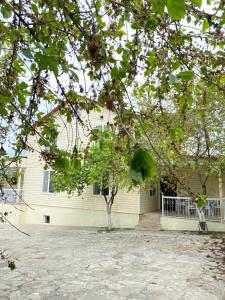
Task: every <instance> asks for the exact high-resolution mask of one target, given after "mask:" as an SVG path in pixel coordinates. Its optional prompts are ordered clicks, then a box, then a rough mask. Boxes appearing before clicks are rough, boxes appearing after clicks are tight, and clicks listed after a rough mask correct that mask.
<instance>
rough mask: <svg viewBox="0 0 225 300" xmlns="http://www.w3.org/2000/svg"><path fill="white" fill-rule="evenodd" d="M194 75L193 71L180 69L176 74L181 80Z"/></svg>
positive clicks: (191, 77) (188, 78)
mask: <svg viewBox="0 0 225 300" xmlns="http://www.w3.org/2000/svg"><path fill="white" fill-rule="evenodd" d="M194 75H195V74H194V72H193V71H182V72H180V73H179V74H178V75H177V77H178V78H180V79H181V80H184V81H188V80H191V79H193V77H194Z"/></svg>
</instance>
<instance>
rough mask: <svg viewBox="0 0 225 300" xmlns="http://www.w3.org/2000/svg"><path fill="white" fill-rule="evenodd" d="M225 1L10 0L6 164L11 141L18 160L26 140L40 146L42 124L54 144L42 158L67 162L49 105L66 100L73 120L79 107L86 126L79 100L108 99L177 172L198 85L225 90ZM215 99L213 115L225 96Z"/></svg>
mask: <svg viewBox="0 0 225 300" xmlns="http://www.w3.org/2000/svg"><path fill="white" fill-rule="evenodd" d="M224 11H225V7H224V1H216V0H215V1H211V0H207V5H205V4H204V3H202V1H201V0H187V1H186V0H179V1H177V0H176V1H171V0H167V1H164V0H159V1H156V0H144V1H143V0H134V1H127V0H120V1H114V0H85V1H71V0H66V1H63V2H62V1H57V0H56V1H40V0H34V1H32V2H31V1H27V0H18V1H10V0H3V1H1V17H0V18H1V19H0V22H1V27H0V34H1V37H2V38H1V53H0V103H1V104H2V105H1V106H0V118H1V123H0V135H1V136H0V142H1V143H2V147H1V149H0V168H1V169H3V168H5V161H6V158H7V155H6V151H5V148H6V147H7V146H8V147H10V148H12V149H14V150H15V158H14V161H15V160H17V159H18V157H19V156H20V154H21V152H22V151H23V150H24V149H26V150H29V151H37V149H33V146H32V145H30V144H29V141H28V136H29V135H34V134H36V135H37V136H38V142H39V144H40V145H44V144H50V148H51V149H52V150H51V151H52V152H51V153H48V155H46V152H42V153H41V156H42V158H43V159H45V160H47V161H48V162H50V160H52V163H53V161H55V162H56V165H57V164H58V165H59V166H60V168H61V167H62V166H61V164H60V163H59V162H60V160H61V161H62V160H64V159H65V158H66V157H69V155H70V153H67V154H66V153H64V152H62V151H60V150H59V149H56V148H55V147H54V137H55V135H56V133H57V126H56V124H55V120H54V117H52V116H51V115H49V116H48V118H42V117H43V109H42V107H43V105H45V106H47V107H49V106H53V107H55V106H58V109H59V113H60V114H61V115H65V116H66V117H67V121H68V122H70V121H71V119H72V116H73V115H74V114H75V115H77V119H78V122H80V123H81V124H82V125H83V126H86V125H85V124H84V122H83V120H82V119H81V118H80V117H79V114H77V109H78V108H81V109H84V110H86V111H87V112H89V111H91V110H94V109H95V110H96V109H99V108H102V107H103V106H106V107H107V108H108V109H110V110H112V111H113V112H115V114H116V122H117V124H118V126H119V127H120V129H121V131H123V133H124V138H125V136H126V138H125V139H126V140H127V141H128V142H129V144H130V148H131V149H132V152H133V153H134V152H135V151H134V150H135V147H136V144H137V143H139V142H140V141H141V142H140V144H141V145H143V146H144V147H146V148H147V149H148V151H149V152H150V153H151V157H153V158H154V159H155V160H156V161H157V162H159V163H160V165H161V166H163V167H162V168H161V169H162V173H163V172H166V171H167V172H169V173H171V174H172V175H173V176H176V168H175V169H174V165H178V162H179V163H180V164H181V163H182V159H183V157H184V155H183V154H182V155H178V154H179V152H181V149H180V148H181V146H183V145H184V140H186V141H187V137H186V133H187V132H188V130H187V128H188V125H189V127H190V124H191V123H190V122H189V123H188V121H187V120H188V119H186V122H185V117H186V116H187V115H188V116H189V115H190V113H191V111H192V110H194V109H195V106H194V104H193V103H192V99H193V95H192V94H193V91H192V86H193V85H194V84H195V82H196V80H197V79H201V81H202V82H203V83H204V85H205V86H207V87H209V88H210V89H211V90H212V91H213V92H214V93H218V94H221V95H222V97H224V78H225V77H224V76H225V73H224V62H223V61H224V52H223V49H224V40H225V39H224V28H223V27H224V23H225V12H224ZM172 99H173V100H174V101H171V100H172ZM208 99H209V98H208ZM209 102H210V103H209V104H210V105H209V106H210V107H211V108H212V112H213V113H212V114H211V116H213V115H214V114H215V109H217V108H218V105H217V104H216V105H215V106H214V104H215V103H216V101H215V99H213V98H211V99H209ZM140 103H143V104H144V105H145V107H142V108H141V110H142V111H140V108H139V105H140ZM171 103H172V106H170V105H171ZM183 112H184V113H183ZM171 113H173V117H172V116H171ZM154 114H156V115H157V117H155V116H154ZM199 115H200V114H199ZM167 118H168V119H167ZM204 118H205V117H204ZM204 118H203V119H204ZM207 118H209V116H208V115H207ZM223 118H224V115H223ZM144 119H145V120H144ZM203 119H202V121H201V122H199V123H198V122H196V123H195V124H196V126H197V127H196V132H197V131H198V130H197V129H201V128H202V124H203ZM207 122H208V120H207ZM37 123H38V125H39V127H37ZM134 124H137V126H136V130H133V125H134ZM153 124H154V126H155V125H156V124H157V129H158V132H157V130H155V129H156V128H155V127H154V126H153ZM183 124H184V125H185V126H186V127H185V130H184V128H183ZM87 129H88V130H89V132H90V134H91V135H93V136H94V134H95V133H94V132H93V130H92V128H90V126H88V128H87ZM149 129H151V130H152V133H150V132H151V131H149ZM154 130H155V132H154ZM200 131H201V132H202V133H203V132H205V133H206V136H207V132H206V131H205V130H204V129H203V130H202V129H201V130H200ZM12 132H13V134H11V133H12ZM153 132H154V133H153ZM157 135H158V136H161V137H162V136H163V138H164V140H162V139H161V138H160V139H157V138H156V137H157ZM138 136H141V137H142V139H141V138H139V137H138ZM142 140H144V141H143V142H142ZM199 143H201V144H202V143H203V140H202V138H201V139H200V140H199ZM221 143H222V140H219V139H218V140H217V145H219V147H218V148H220V149H221V148H222V147H221ZM72 155H73V153H72ZM80 157H82V153H80V154H79V155H78V156H77V158H76V161H77V160H79V159H80ZM185 158H186V160H189V156H188V155H186V156H185ZM71 159H72V158H71ZM65 161H66V159H65ZM209 161H210V162H211V161H212V159H211V158H210V160H209ZM79 165H80V164H79V163H76V164H75V166H76V167H77V168H79ZM75 166H74V168H75ZM163 169H164V170H165V171H163ZM178 180H180V183H181V184H182V185H183V186H184V187H185V189H186V190H188V191H189V193H191V192H192V191H190V189H189V188H188V187H187V186H185V182H183V180H182V178H178ZM203 183H204V179H203ZM204 193H205V192H204Z"/></svg>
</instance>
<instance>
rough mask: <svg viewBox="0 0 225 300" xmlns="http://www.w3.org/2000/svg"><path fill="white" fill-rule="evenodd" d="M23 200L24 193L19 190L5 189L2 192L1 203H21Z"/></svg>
mask: <svg viewBox="0 0 225 300" xmlns="http://www.w3.org/2000/svg"><path fill="white" fill-rule="evenodd" d="M22 199H23V191H22V190H17V189H3V190H2V192H0V203H14V204H15V203H20V202H21V201H22Z"/></svg>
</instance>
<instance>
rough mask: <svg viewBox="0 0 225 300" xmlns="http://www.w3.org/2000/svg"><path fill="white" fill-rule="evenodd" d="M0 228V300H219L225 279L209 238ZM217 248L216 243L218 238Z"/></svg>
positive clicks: (167, 233) (44, 228)
mask: <svg viewBox="0 0 225 300" xmlns="http://www.w3.org/2000/svg"><path fill="white" fill-rule="evenodd" d="M20 228H22V229H23V230H25V231H26V232H28V233H30V234H31V237H27V236H25V235H22V234H20V233H19V232H17V231H16V230H15V229H13V228H11V227H9V226H7V225H1V226H0V248H4V249H7V251H8V254H9V257H10V259H13V260H15V263H16V269H15V270H14V271H10V270H9V269H8V267H7V266H6V262H3V261H0V276H1V277H0V278H1V279H0V299H1V300H4V299H12V300H13V299H16V300H24V299H35V300H36V299H54V300H57V299H58V300H61V299H68V300H70V299H76V300H77V299H78V300H80V299H81V300H83V299H85V300H92V299H93V300H101V299H102V300H108V299H110V300H113V299H115V300H120V299H121V300H122V299H133V300H134V299H140V300H141V299H148V300H151V299H152V300H167V299H173V300H176V299H184V300H222V299H225V297H224V296H223V293H224V288H225V281H223V280H224V279H225V278H223V277H225V276H224V274H222V271H221V269H219V268H218V261H219V262H221V261H222V260H221V259H222V257H219V256H217V257H215V256H213V255H212V251H211V250H210V248H211V247H212V245H213V242H215V240H214V239H213V238H212V237H211V236H209V235H198V234H191V233H178V232H165V231H164V232H163V231H135V230H124V231H115V232H111V233H102V232H101V233H100V232H98V231H97V230H95V229H92V230H91V229H89V230H83V229H75V228H72V227H69V228H68V227H58V226H57V227H53V226H34V225H33V226H23V227H20ZM217 241H218V238H217Z"/></svg>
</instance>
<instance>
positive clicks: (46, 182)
mask: <svg viewBox="0 0 225 300" xmlns="http://www.w3.org/2000/svg"><path fill="white" fill-rule="evenodd" d="M53 176H54V171H44V177H43V187H42V192H44V193H54V189H53V186H52V177H53Z"/></svg>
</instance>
